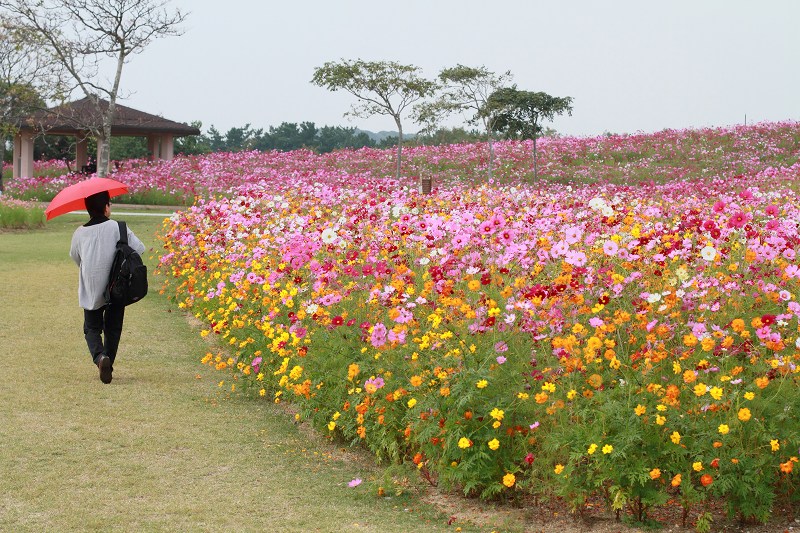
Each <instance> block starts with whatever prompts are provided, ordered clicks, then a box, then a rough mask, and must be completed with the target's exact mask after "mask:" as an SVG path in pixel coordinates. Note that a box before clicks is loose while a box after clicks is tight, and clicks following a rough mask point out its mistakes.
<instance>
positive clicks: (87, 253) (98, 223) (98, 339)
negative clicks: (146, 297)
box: [69, 191, 144, 383]
mask: <svg viewBox="0 0 800 533" xmlns="http://www.w3.org/2000/svg"><path fill="white" fill-rule="evenodd" d="M86 211H87V212H88V213H89V217H90V218H89V222H87V223H86V224H84V225H83V226H80V227H79V228H78V229H76V230H75V233H74V234H73V235H72V244H71V245H70V250H69V255H70V257H71V258H72V260H73V261H75V263H76V264H77V265H78V268H79V271H80V274H79V278H78V304H79V305H80V306H81V307H82V308H83V335H84V337H85V338H86V344H87V346H88V347H89V353H90V355H91V356H92V362H94V364H95V365H97V368H98V370H99V372H100V381H102V382H103V383H111V379H112V377H113V372H114V359H116V357H117V348H118V347H119V341H120V338H121V337H122V322H123V320H124V318H125V306H123V305H108V304H106V301H105V298H104V295H103V292H104V291H105V289H106V286H107V285H108V278H109V276H110V274H111V264H112V263H113V261H114V254H115V252H116V244H117V241H118V240H119V237H120V234H119V225H118V224H117V222H115V221H113V220H111V219H110V218H109V217H110V216H111V198H110V196H109V193H108V192H105V191H104V192H99V193H97V194H93V195H91V196H88V197H87V198H86ZM128 245H129V246H130V247H131V248H133V249H134V250H136V251H137V252H138V253H139V254H142V253H144V244H143V243H142V241H140V240H139V238H138V237H136V235H134V233H133V231H131V229H130V228H128Z"/></svg>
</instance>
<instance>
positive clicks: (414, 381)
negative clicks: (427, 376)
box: [409, 376, 422, 387]
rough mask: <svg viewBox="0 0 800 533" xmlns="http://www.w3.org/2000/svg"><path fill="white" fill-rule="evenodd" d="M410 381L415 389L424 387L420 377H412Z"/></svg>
mask: <svg viewBox="0 0 800 533" xmlns="http://www.w3.org/2000/svg"><path fill="white" fill-rule="evenodd" d="M409 381H410V382H411V385H412V386H414V387H419V386H420V385H422V378H421V377H419V376H411V379H410V380H409Z"/></svg>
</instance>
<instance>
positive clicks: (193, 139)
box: [175, 120, 211, 155]
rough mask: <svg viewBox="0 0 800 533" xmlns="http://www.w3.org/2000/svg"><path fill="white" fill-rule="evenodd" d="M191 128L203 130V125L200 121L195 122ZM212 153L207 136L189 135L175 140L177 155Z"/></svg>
mask: <svg viewBox="0 0 800 533" xmlns="http://www.w3.org/2000/svg"><path fill="white" fill-rule="evenodd" d="M191 126H192V127H193V128H197V129H198V130H202V128H203V123H202V122H200V121H199V120H193V121H192V123H191ZM210 151H211V146H210V142H209V140H208V137H206V136H205V135H187V136H186V137H177V138H176V139H175V153H177V154H183V155H197V154H207V153H208V152H210Z"/></svg>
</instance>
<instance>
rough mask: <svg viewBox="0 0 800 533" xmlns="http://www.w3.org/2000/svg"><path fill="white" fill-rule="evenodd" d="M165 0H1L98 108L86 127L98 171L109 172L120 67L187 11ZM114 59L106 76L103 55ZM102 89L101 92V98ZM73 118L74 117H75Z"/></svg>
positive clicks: (15, 22) (16, 24)
mask: <svg viewBox="0 0 800 533" xmlns="http://www.w3.org/2000/svg"><path fill="white" fill-rule="evenodd" d="M166 3H167V0H0V8H3V9H5V10H6V11H7V12H8V13H9V14H10V15H11V16H10V19H9V20H10V24H11V27H13V28H14V29H16V30H18V31H24V32H26V33H28V34H30V35H35V36H37V38H38V39H39V40H40V41H41V43H42V46H43V47H44V49H45V50H47V52H48V53H50V54H51V55H52V57H54V58H55V59H56V61H57V62H58V63H59V64H60V65H61V66H62V67H63V68H64V69H65V70H66V72H67V73H68V75H69V78H70V79H71V80H72V82H74V85H73V87H71V89H72V90H78V89H80V91H81V92H83V94H84V95H85V96H86V97H87V98H88V99H89V101H90V102H91V103H92V107H93V108H94V111H95V113H94V115H95V116H94V117H93V118H90V119H88V120H86V119H84V120H83V123H82V124H80V126H81V127H85V128H86V129H87V130H88V131H89V132H91V134H92V135H93V136H94V137H95V138H96V140H97V152H98V154H97V166H98V168H97V173H98V175H100V176H105V175H106V173H107V172H108V164H109V159H110V152H109V139H110V138H111V124H112V123H113V121H114V117H115V112H116V103H117V97H118V95H119V90H120V82H121V79H122V69H123V67H124V65H125V63H127V62H128V61H129V60H130V58H131V56H132V55H134V54H138V53H140V52H142V51H143V50H144V49H145V48H146V47H147V46H148V45H149V44H150V43H151V42H152V41H153V40H154V39H156V38H159V37H165V36H169V35H180V34H181V31H180V30H179V29H178V28H177V26H178V25H179V24H180V23H182V22H183V21H184V19H185V18H186V16H185V15H184V14H183V13H181V12H180V11H179V10H175V11H174V12H168V11H167V9H166V8H165V7H164V6H165V5H166ZM105 58H109V59H113V60H115V65H114V74H113V79H111V80H104V79H102V78H103V76H102V75H101V69H102V67H103V66H104V65H105V62H104V59H105ZM101 95H102V96H103V98H101ZM72 118H74V117H72Z"/></svg>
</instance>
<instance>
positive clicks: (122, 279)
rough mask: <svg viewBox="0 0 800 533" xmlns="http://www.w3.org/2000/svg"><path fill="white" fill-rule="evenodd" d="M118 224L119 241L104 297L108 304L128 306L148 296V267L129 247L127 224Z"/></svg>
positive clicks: (118, 222)
mask: <svg viewBox="0 0 800 533" xmlns="http://www.w3.org/2000/svg"><path fill="white" fill-rule="evenodd" d="M117 224H119V241H117V251H116V253H115V254H114V262H113V263H112V264H111V275H110V277H109V279H108V286H107V287H106V290H105V293H104V296H105V300H106V303H107V304H111V305H123V306H126V305H130V304H132V303H136V302H138V301H139V300H141V299H142V298H144V297H145V295H146V294H147V267H146V266H145V265H144V263H142V258H141V257H140V256H139V254H138V253H137V252H136V250H134V249H133V248H131V247H130V246H128V227H127V226H126V224H125V223H124V222H121V221H117Z"/></svg>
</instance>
